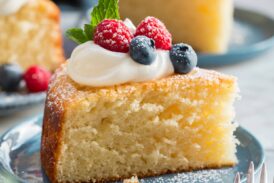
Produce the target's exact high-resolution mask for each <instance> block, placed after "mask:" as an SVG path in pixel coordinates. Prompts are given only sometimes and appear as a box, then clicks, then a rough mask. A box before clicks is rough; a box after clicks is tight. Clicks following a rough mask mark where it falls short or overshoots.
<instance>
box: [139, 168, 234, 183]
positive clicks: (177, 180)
mask: <svg viewBox="0 0 274 183" xmlns="http://www.w3.org/2000/svg"><path fill="white" fill-rule="evenodd" d="M233 177H234V172H233V171H232V169H220V170H214V169H212V170H201V171H194V172H187V173H178V174H170V175H164V176H159V177H155V178H148V179H141V180H140V182H141V183H190V182H191V183H207V182H208V183H222V182H232V181H233ZM228 180H231V181H228Z"/></svg>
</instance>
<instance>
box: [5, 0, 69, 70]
mask: <svg viewBox="0 0 274 183" xmlns="http://www.w3.org/2000/svg"><path fill="white" fill-rule="evenodd" d="M0 27H1V34H0V65H1V64H7V63H12V64H16V65H19V66H20V67H21V68H22V69H23V70H26V69H28V68H29V67H31V66H33V65H39V66H41V67H43V68H45V69H47V70H49V71H54V70H55V69H56V68H57V67H58V66H59V65H60V64H61V63H62V62H64V61H65V60H64V56H63V48H62V34H61V31H60V10H59V9H58V7H57V6H56V5H55V4H54V3H53V2H52V1H50V0H0Z"/></svg>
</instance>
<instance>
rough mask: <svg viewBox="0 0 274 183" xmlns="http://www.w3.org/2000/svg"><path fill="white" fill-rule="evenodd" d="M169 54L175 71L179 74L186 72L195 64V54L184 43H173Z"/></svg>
mask: <svg viewBox="0 0 274 183" xmlns="http://www.w3.org/2000/svg"><path fill="white" fill-rule="evenodd" d="M169 56H170V59H171V62H172V64H173V67H174V70H175V72H176V73H179V74H187V73H189V72H190V71H192V69H193V68H194V67H195V66H196V65H197V54H196V53H195V51H194V50H193V49H192V47H191V46H189V45H187V44H184V43H179V44H175V45H173V46H172V48H171V50H170V52H169Z"/></svg>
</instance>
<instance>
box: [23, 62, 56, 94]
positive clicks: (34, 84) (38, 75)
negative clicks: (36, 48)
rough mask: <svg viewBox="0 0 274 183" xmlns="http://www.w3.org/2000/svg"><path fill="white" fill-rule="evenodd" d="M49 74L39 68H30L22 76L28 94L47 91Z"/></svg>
mask: <svg viewBox="0 0 274 183" xmlns="http://www.w3.org/2000/svg"><path fill="white" fill-rule="evenodd" d="M50 76H51V74H50V72H48V71H47V70H45V69H43V68H41V67H39V66H32V67H30V68H29V69H28V70H27V71H26V72H25V74H24V76H23V77H24V80H25V82H26V86H27V88H28V90H29V92H41V91H46V90H47V89H48V85H49V81H50Z"/></svg>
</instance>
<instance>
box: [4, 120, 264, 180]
mask: <svg viewBox="0 0 274 183" xmlns="http://www.w3.org/2000/svg"><path fill="white" fill-rule="evenodd" d="M41 124H42V116H39V117H36V118H33V119H31V120H26V121H25V122H24V123H22V124H20V125H18V126H16V127H14V128H12V129H11V130H9V131H8V132H6V133H5V134H4V135H3V136H2V137H1V138H0V182H5V183H9V182H35V183H42V182H45V183H46V182H48V179H47V177H46V176H45V175H44V174H43V171H42V169H41V165H40V138H41ZM235 135H236V136H237V138H238V140H239V141H240V145H239V146H238V147H237V150H238V152H237V157H238V159H239V164H238V165H237V166H235V167H233V168H224V169H216V170H214V169H210V170H202V171H195V172H188V173H178V174H167V175H163V176H157V177H151V178H146V179H142V180H141V182H144V183H152V182H156V183H158V182H159V183H164V182H165V183H166V182H180V183H184V182H190V181H191V182H195V183H202V182H211V183H217V182H229V183H230V182H233V179H234V176H235V174H236V172H237V171H239V172H241V174H242V176H243V177H245V176H244V174H243V172H247V169H248V165H249V162H250V161H253V162H254V165H255V170H256V172H258V170H259V169H260V168H261V166H262V163H263V160H264V153H263V150H262V147H261V145H260V143H259V142H258V140H256V138H255V137H253V136H252V135H251V134H250V133H249V132H247V131H246V130H244V129H243V128H241V127H239V128H238V129H237V131H236V133H235Z"/></svg>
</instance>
